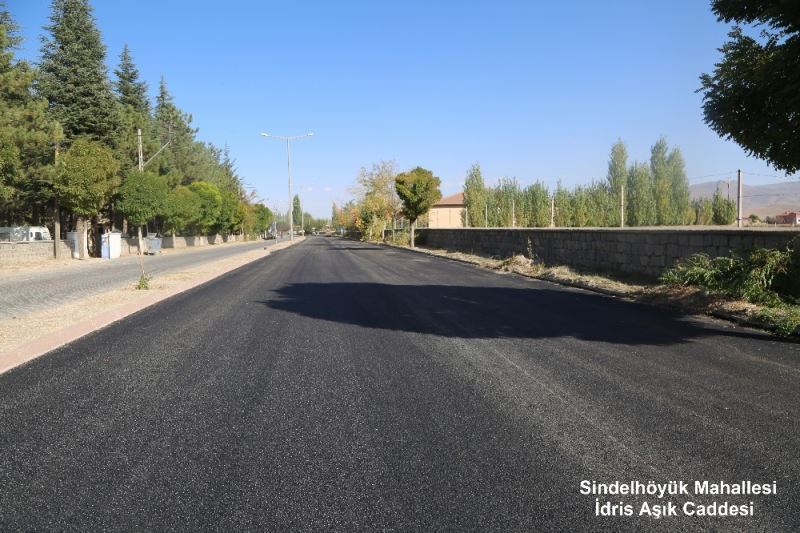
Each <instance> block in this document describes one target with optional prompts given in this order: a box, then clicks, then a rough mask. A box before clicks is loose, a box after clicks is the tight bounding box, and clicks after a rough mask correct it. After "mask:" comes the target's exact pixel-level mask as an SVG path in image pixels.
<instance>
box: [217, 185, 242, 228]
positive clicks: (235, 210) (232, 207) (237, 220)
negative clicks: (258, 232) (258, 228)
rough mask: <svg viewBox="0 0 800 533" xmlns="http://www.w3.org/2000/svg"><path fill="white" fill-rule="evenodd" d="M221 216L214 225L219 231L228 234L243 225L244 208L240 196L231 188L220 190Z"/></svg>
mask: <svg viewBox="0 0 800 533" xmlns="http://www.w3.org/2000/svg"><path fill="white" fill-rule="evenodd" d="M220 198H221V200H222V201H221V202H220V206H219V217H218V218H217V223H216V224H215V226H214V230H215V231H216V232H217V233H222V234H223V235H228V234H231V233H234V232H235V231H236V230H237V229H238V228H240V227H241V225H242V221H243V219H244V215H245V213H244V210H243V208H242V202H241V201H240V200H239V197H238V196H237V195H236V194H235V193H233V192H232V191H229V190H223V191H220Z"/></svg>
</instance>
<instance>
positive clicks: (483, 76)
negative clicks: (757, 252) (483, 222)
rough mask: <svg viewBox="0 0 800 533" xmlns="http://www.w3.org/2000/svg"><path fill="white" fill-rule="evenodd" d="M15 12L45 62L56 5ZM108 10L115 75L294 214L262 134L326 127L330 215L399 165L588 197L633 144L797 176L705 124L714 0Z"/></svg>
mask: <svg viewBox="0 0 800 533" xmlns="http://www.w3.org/2000/svg"><path fill="white" fill-rule="evenodd" d="M7 4H8V8H9V10H10V11H11V13H12V14H13V15H14V17H15V18H16V20H17V22H18V23H19V24H20V25H21V26H22V30H23V35H24V37H25V42H24V44H23V48H22V49H21V50H20V56H22V57H25V58H27V59H30V60H32V61H36V60H38V57H39V47H40V36H41V34H42V26H43V25H45V24H46V23H47V17H48V14H49V12H50V2H49V1H47V0H7ZM92 4H93V5H94V8H95V18H96V20H97V24H98V26H99V28H100V30H101V32H102V35H103V40H104V42H105V44H106V46H107V47H108V62H109V65H110V67H111V68H112V69H113V67H114V66H116V63H117V60H118V57H119V53H120V51H121V49H122V46H123V44H124V43H128V45H129V46H130V48H131V51H132V54H133V57H134V60H135V62H136V64H137V66H138V67H139V70H140V72H141V74H142V77H143V78H144V79H145V80H146V81H147V82H148V83H149V84H150V89H151V92H154V91H155V90H156V89H157V86H158V80H159V78H160V76H161V75H164V76H165V77H166V79H167V83H168V85H169V88H170V91H171V92H172V94H173V96H174V98H175V102H176V103H177V104H178V106H180V107H181V108H182V109H184V110H185V111H188V112H190V113H192V114H193V116H194V124H195V126H197V127H199V128H200V133H199V138H200V139H202V140H205V141H210V142H213V143H214V144H216V145H218V146H223V145H225V144H228V145H229V146H230V149H231V153H232V155H233V157H234V158H235V159H236V161H237V165H238V169H239V173H240V175H241V176H242V177H243V179H244V181H245V182H247V183H250V184H252V185H254V186H255V187H256V188H257V190H258V193H259V194H260V196H261V197H263V198H269V205H270V206H273V205H275V204H276V202H278V205H279V206H280V207H281V208H284V209H285V208H286V206H287V204H288V201H287V192H286V159H285V157H286V151H285V146H284V145H282V144H280V143H279V142H277V141H270V140H267V139H264V138H262V137H260V136H259V132H261V131H268V132H271V133H276V134H301V133H305V132H308V131H313V132H314V133H315V136H314V137H313V138H312V139H308V140H303V141H300V142H297V143H295V144H293V146H292V156H293V157H292V164H293V174H294V182H295V185H296V188H295V191H297V192H299V193H300V194H301V198H302V199H303V204H304V208H305V209H306V210H309V211H311V212H312V213H314V214H316V215H318V216H329V213H330V204H331V202H332V201H334V200H338V201H339V202H342V201H344V200H346V199H348V198H349V197H350V194H349V192H348V190H349V189H350V187H352V185H353V182H354V179H355V177H356V175H357V173H358V170H359V168H360V167H362V166H370V165H371V164H372V163H375V162H377V161H379V160H381V159H386V160H390V159H393V160H395V161H396V162H397V164H398V166H399V167H400V168H401V169H405V168H410V167H413V166H416V165H421V166H423V167H426V168H429V169H431V170H433V171H434V173H435V174H436V175H438V176H440V177H441V178H442V183H443V187H442V188H443V192H444V193H445V194H451V193H454V192H457V191H459V190H461V184H462V183H463V179H464V176H465V173H466V170H467V169H468V167H469V166H470V165H471V164H472V163H473V162H476V161H478V162H480V163H481V166H482V168H483V172H484V177H485V178H486V179H487V181H489V182H490V183H491V182H494V180H495V179H496V178H497V177H499V176H515V177H517V178H518V179H519V180H520V181H521V182H522V183H530V182H532V181H535V180H543V181H545V182H547V183H548V184H551V185H554V184H555V183H556V181H557V180H558V179H562V181H563V182H564V183H565V184H568V185H572V184H576V183H582V182H588V181H590V180H591V179H600V178H603V177H604V176H605V174H606V165H607V160H608V152H609V149H610V147H611V144H612V143H613V142H614V141H615V140H616V139H617V138H622V139H623V140H624V141H625V142H626V143H627V145H628V150H629V153H630V155H631V157H632V159H638V160H646V159H647V158H648V157H649V149H650V146H651V145H652V144H653V143H654V142H655V141H656V139H657V138H658V137H659V136H660V135H665V136H666V137H667V139H668V141H669V142H670V144H671V145H675V146H678V147H680V148H681V150H682V151H683V154H684V157H685V159H686V165H687V172H688V175H689V176H690V177H691V178H695V177H699V176H705V175H708V174H717V173H720V172H727V171H729V170H733V169H736V168H742V169H745V170H748V171H750V172H754V173H760V174H768V175H774V174H782V173H778V172H776V171H774V170H773V169H771V168H769V167H768V166H767V165H766V164H764V163H763V162H761V161H758V160H756V159H752V158H747V157H745V155H744V153H743V151H742V150H741V149H740V148H739V147H738V146H736V145H734V144H732V143H729V142H725V141H722V140H720V139H719V138H718V137H717V136H716V135H715V134H714V133H713V132H711V131H710V130H709V129H708V128H707V127H706V126H705V124H704V123H703V121H702V115H701V109H700V105H701V96H700V95H699V94H696V93H695V90H696V89H697V88H698V86H699V81H698V76H699V75H700V74H701V73H702V72H709V71H710V70H711V69H712V68H713V65H714V63H715V61H716V60H717V59H718V57H719V53H718V52H717V48H718V47H719V46H720V45H721V44H722V43H723V41H724V39H725V35H726V33H727V31H728V27H727V26H726V25H724V24H720V23H717V22H716V20H715V18H714V17H713V15H712V14H711V12H710V8H709V2H705V1H701V0H673V1H670V2H649V1H646V2H645V1H641V0H612V1H609V2H595V1H562V2H533V1H515V2H512V1H501V0H494V1H488V0H487V1H483V2H474V1H460V2H456V1H453V2H444V1H442V2H432V1H430V0H428V1H410V0H403V1H397V2H376V1H364V2H349V1H342V2H330V1H319V2H316V1H303V2H291V1H289V2H286V1H283V2H274V1H235V2H234V1H230V2H218V1H215V2H210V1H201V0H200V1H188V0H187V1H177V0H174V1H173V0H170V1H164V0H159V1H153V0H137V1H136V2H119V1H117V0H94V1H93V2H92ZM711 179H717V178H716V177H714V178H704V179H697V180H694V181H709V180H711ZM719 179H723V177H720V178H719ZM747 179H748V180H749V182H751V183H765V182H771V181H778V180H775V179H771V178H767V177H763V176H749V177H748V178H747Z"/></svg>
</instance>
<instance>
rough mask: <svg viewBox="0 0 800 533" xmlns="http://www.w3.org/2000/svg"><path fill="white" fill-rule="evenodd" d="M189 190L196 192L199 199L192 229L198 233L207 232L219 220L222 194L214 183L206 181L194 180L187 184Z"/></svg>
mask: <svg viewBox="0 0 800 533" xmlns="http://www.w3.org/2000/svg"><path fill="white" fill-rule="evenodd" d="M189 190H190V191H192V192H193V193H194V194H196V195H197V197H198V199H199V201H200V210H199V212H198V213H197V217H195V219H194V221H193V226H194V229H195V230H196V233H198V234H201V235H204V234H207V233H208V232H209V231H211V230H212V229H213V228H214V227H215V226H216V225H217V223H218V222H219V217H220V214H221V211H222V195H221V194H220V192H219V189H218V188H217V186H216V185H214V184H213V183H208V182H206V181H195V182H194V183H192V184H190V185H189Z"/></svg>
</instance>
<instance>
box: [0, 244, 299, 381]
mask: <svg viewBox="0 0 800 533" xmlns="http://www.w3.org/2000/svg"><path fill="white" fill-rule="evenodd" d="M303 240H304V239H303V238H302V237H300V238H298V239H295V240H294V241H293V242H292V241H284V242H280V243H278V244H275V245H271V246H268V247H264V248H263V249H258V250H252V251H248V252H244V253H241V254H237V255H235V256H232V257H226V258H224V259H220V260H218V261H212V262H208V263H204V264H201V265H199V266H195V267H192V268H188V269H184V270H181V271H175V272H170V273H168V274H163V275H159V276H155V277H153V278H152V279H151V280H150V282H149V286H150V288H149V289H148V290H137V289H136V288H135V286H134V285H133V284H131V285H130V286H127V287H123V288H120V289H115V290H109V291H106V292H103V293H100V294H96V295H93V296H90V297H87V298H82V299H79V300H73V301H71V302H69V303H66V304H64V305H59V306H56V307H53V308H50V309H46V310H41V311H36V312H33V313H28V314H26V315H22V316H18V317H16V318H15V319H12V320H6V321H3V322H0V373H2V372H4V371H6V370H9V369H11V368H13V367H15V366H17V365H19V364H22V363H24V362H26V361H29V360H30V359H33V358H35V357H38V356H39V355H42V354H44V353H46V352H48V351H50V350H53V349H55V348H57V347H59V346H62V345H64V344H66V343H68V342H72V341H73V340H75V339H77V338H79V337H81V336H82V335H85V334H87V333H90V332H91V331H95V330H97V329H99V328H101V327H105V326H107V325H108V324H111V323H113V322H115V321H117V320H120V319H122V318H124V317H126V316H128V315H130V314H132V313H135V312H137V311H139V310H141V309H144V308H145V307H148V306H150V305H153V304H155V303H158V302H160V301H161V300H163V299H165V298H169V297H170V296H174V295H175V294H179V293H181V292H183V291H186V290H188V289H191V288H192V287H196V286H197V285H200V284H202V283H205V282H207V281H209V280H211V279H214V278H216V277H218V276H221V275H222V274H225V273H226V272H229V271H231V270H234V269H236V268H239V267H241V266H244V265H246V264H248V263H251V262H253V261H256V260H258V259H261V258H263V257H266V256H268V255H269V254H271V253H274V252H276V251H278V250H281V249H283V248H286V247H288V246H291V245H292V244H295V243H299V242H302V241H303Z"/></svg>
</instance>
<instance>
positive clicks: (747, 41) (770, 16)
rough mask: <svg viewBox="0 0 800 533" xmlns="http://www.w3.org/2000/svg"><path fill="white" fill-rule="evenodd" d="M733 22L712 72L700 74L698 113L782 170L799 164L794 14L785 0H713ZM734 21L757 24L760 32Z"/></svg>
mask: <svg viewBox="0 0 800 533" xmlns="http://www.w3.org/2000/svg"><path fill="white" fill-rule="evenodd" d="M711 6H712V11H713V12H714V14H715V15H716V16H717V19H718V20H719V21H724V22H726V23H731V22H733V23H735V24H736V26H734V28H733V30H732V31H731V32H730V33H729V34H728V37H729V40H728V41H727V42H726V43H725V44H723V46H722V48H720V52H722V59H721V61H720V62H719V63H717V64H716V66H715V69H714V71H713V73H712V74H703V75H702V76H701V78H700V80H701V83H702V86H701V89H700V90H701V91H702V92H703V115H704V118H705V122H706V124H708V125H709V127H711V129H713V130H714V131H715V132H716V133H717V134H718V135H720V136H721V137H723V138H725V139H730V140H733V141H734V142H736V143H737V144H739V145H740V146H741V147H742V148H744V149H745V151H746V152H747V153H749V154H750V155H753V156H755V157H759V158H761V159H764V160H766V161H768V162H769V163H770V164H772V165H773V166H774V167H775V168H777V169H781V170H784V171H786V172H788V173H793V172H797V171H798V170H800V143H798V142H797V138H798V132H799V131H800V100H798V98H797V95H798V94H800V66H798V57H800V17H798V8H797V2H794V1H790V0H788V1H787V0H783V1H781V0H713V1H712V4H711ZM740 24H746V25H754V26H761V27H762V32H761V38H759V39H757V38H754V37H750V36H748V35H745V32H744V30H743V29H742V28H741V27H740V26H739V25H740Z"/></svg>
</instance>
